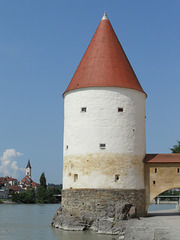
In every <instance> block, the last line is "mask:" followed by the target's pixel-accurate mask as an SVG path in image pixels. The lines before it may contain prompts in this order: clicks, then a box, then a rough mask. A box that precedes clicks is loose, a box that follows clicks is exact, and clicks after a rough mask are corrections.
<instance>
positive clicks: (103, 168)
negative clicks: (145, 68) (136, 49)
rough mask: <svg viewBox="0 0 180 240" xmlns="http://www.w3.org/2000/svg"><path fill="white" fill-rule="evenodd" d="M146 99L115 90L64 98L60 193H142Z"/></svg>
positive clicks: (86, 90) (80, 92)
mask: <svg viewBox="0 0 180 240" xmlns="http://www.w3.org/2000/svg"><path fill="white" fill-rule="evenodd" d="M145 98H146V95H145V93H143V92H140V91H137V90H133V89H127V88H116V87H91V88H82V89H77V90H73V91H70V92H67V93H66V94H65V96H64V114H65V115H64V161H63V163H64V166H63V188H64V189H70V188H73V189H74V188H106V189H107V188H111V189H117V188H119V189H121V188H122V189H143V188H144V169H143V163H142V161H143V159H144V156H145V153H146V136H145ZM82 108H86V112H85V109H84V111H82ZM118 108H120V109H119V111H118ZM100 144H105V148H100ZM102 146H104V145H102Z"/></svg>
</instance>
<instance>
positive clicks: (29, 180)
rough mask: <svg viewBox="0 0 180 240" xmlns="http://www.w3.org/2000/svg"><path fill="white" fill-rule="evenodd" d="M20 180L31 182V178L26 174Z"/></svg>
mask: <svg viewBox="0 0 180 240" xmlns="http://www.w3.org/2000/svg"><path fill="white" fill-rule="evenodd" d="M21 182H32V179H31V178H30V177H28V176H27V175H26V176H25V177H24V178H23V179H22V180H21Z"/></svg>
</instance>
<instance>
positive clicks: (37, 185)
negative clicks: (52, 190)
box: [31, 182, 40, 188]
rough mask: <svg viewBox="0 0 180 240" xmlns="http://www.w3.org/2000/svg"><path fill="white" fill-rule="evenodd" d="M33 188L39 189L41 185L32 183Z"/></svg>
mask: <svg viewBox="0 0 180 240" xmlns="http://www.w3.org/2000/svg"><path fill="white" fill-rule="evenodd" d="M31 186H32V187H33V188H35V187H39V186H40V184H39V183H36V182H32V183H31Z"/></svg>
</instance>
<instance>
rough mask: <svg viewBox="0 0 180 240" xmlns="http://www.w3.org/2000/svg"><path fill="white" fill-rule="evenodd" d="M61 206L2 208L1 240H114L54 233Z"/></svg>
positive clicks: (86, 233) (92, 234)
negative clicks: (54, 217) (56, 212)
mask: <svg viewBox="0 0 180 240" xmlns="http://www.w3.org/2000/svg"><path fill="white" fill-rule="evenodd" d="M59 206H60V205H59V204H0V239H1V240H41V239H42V240H73V239H75V240H84V239H85V240H113V239H114V237H113V236H109V235H100V234H97V233H95V232H92V231H84V232H72V231H63V230H60V229H54V228H52V227H51V220H52V217H53V215H54V213H55V211H56V210H57V209H58V208H59ZM175 207H176V206H175V204H160V205H155V204H153V205H151V206H150V207H149V211H154V210H162V209H174V208H175Z"/></svg>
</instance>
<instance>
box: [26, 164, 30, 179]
mask: <svg viewBox="0 0 180 240" xmlns="http://www.w3.org/2000/svg"><path fill="white" fill-rule="evenodd" d="M26 176H28V177H30V178H31V168H30V167H27V168H26Z"/></svg>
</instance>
